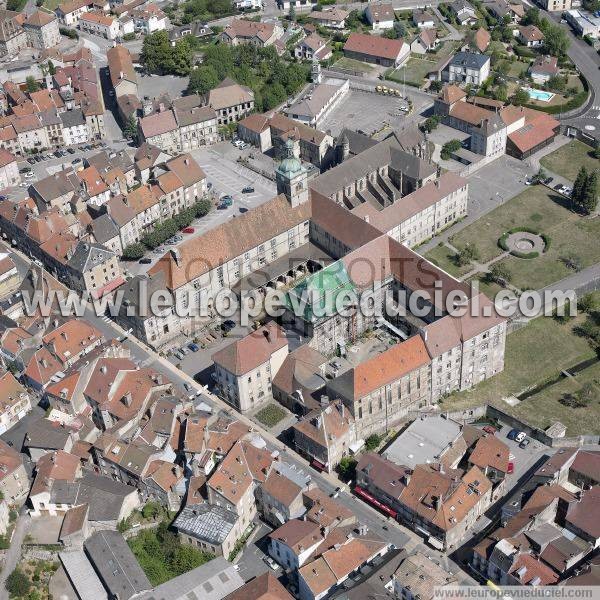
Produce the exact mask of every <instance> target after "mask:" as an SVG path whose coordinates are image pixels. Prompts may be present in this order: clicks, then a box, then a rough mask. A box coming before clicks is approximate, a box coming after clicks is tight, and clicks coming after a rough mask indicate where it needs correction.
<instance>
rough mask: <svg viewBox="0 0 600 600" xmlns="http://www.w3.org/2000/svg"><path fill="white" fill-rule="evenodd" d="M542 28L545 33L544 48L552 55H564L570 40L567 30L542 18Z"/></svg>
mask: <svg viewBox="0 0 600 600" xmlns="http://www.w3.org/2000/svg"><path fill="white" fill-rule="evenodd" d="M540 29H541V30H542V32H543V34H544V48H545V51H546V52H547V53H548V54H551V55H552V56H564V55H565V54H566V53H567V50H568V49H569V45H570V43H571V42H570V40H569V37H568V36H567V32H566V31H565V30H564V29H563V28H562V27H561V26H560V25H557V24H555V23H551V22H550V21H548V20H547V19H542V20H541V22H540Z"/></svg>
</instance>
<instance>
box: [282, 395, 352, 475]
mask: <svg viewBox="0 0 600 600" xmlns="http://www.w3.org/2000/svg"><path fill="white" fill-rule="evenodd" d="M327 402H328V400H327ZM292 433H293V439H294V447H295V448H296V450H297V452H299V453H300V454H301V455H303V456H305V457H307V458H308V459H309V460H310V461H311V463H312V464H313V465H314V466H315V467H316V468H317V469H320V470H325V471H327V472H328V473H331V472H332V471H333V470H334V469H335V468H336V467H337V465H338V464H339V462H340V461H341V459H342V458H343V457H344V456H348V455H349V454H350V451H351V450H350V448H351V446H352V444H353V443H354V441H355V439H356V437H355V431H354V418H353V417H352V414H351V413H350V411H349V410H347V409H346V407H345V406H344V404H343V403H342V402H340V401H336V402H332V403H331V404H327V405H326V406H323V407H322V408H319V409H315V410H313V411H311V412H310V413H308V414H307V415H305V416H304V417H303V418H302V419H301V420H300V421H298V422H297V423H296V424H294V425H293V426H292Z"/></svg>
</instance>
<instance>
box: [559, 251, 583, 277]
mask: <svg viewBox="0 0 600 600" xmlns="http://www.w3.org/2000/svg"><path fill="white" fill-rule="evenodd" d="M560 260H561V261H562V263H563V264H564V265H565V266H566V267H567V268H568V269H571V270H572V271H575V272H577V273H578V272H579V271H581V269H582V267H583V264H582V262H581V257H580V256H579V255H578V254H575V253H574V252H567V254H564V255H563V256H561V257H560Z"/></svg>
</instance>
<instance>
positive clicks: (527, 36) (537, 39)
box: [517, 25, 544, 48]
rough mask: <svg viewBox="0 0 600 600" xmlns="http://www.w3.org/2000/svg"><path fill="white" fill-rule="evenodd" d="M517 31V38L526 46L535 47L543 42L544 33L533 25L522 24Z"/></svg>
mask: <svg viewBox="0 0 600 600" xmlns="http://www.w3.org/2000/svg"><path fill="white" fill-rule="evenodd" d="M517 31H518V33H517V38H518V40H519V41H520V42H521V44H523V45H524V46H527V47H528V48H537V47H539V46H541V45H542V44H543V43H544V34H543V33H542V32H541V31H540V30H539V29H538V28H537V27H536V26H535V25H523V26H521V27H519V28H518V30H517Z"/></svg>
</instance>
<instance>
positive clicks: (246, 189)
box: [242, 185, 254, 194]
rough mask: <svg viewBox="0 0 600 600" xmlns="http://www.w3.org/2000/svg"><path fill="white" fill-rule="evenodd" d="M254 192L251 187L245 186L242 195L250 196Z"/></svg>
mask: <svg viewBox="0 0 600 600" xmlns="http://www.w3.org/2000/svg"><path fill="white" fill-rule="evenodd" d="M253 192H254V188H253V187H252V186H251V185H247V186H246V187H245V188H244V189H243V190H242V194H252V193H253Z"/></svg>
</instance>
